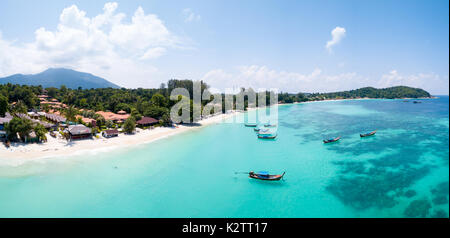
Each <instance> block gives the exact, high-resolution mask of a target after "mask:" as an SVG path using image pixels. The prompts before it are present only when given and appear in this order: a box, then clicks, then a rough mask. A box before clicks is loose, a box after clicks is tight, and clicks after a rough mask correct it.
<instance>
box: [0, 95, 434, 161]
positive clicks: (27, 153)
mask: <svg viewBox="0 0 450 238" xmlns="http://www.w3.org/2000/svg"><path fill="white" fill-rule="evenodd" d="M436 98H437V97H431V98H397V99H387V98H348V99H326V100H317V101H307V102H294V103H277V104H276V105H277V106H282V105H294V104H302V103H317V102H332V101H343V100H373V99H381V100H383V99H384V100H411V99H436ZM257 109H260V108H248V109H247V111H242V112H244V113H245V112H248V111H253V110H257ZM239 113H241V111H233V112H231V113H229V114H219V115H215V116H211V117H209V118H206V119H202V120H201V121H199V124H200V125H198V126H188V125H178V126H177V127H157V128H155V129H151V130H148V129H147V130H142V129H139V128H137V129H136V131H137V132H136V133H135V134H133V135H126V134H122V133H121V134H119V136H118V137H114V138H103V137H102V136H101V135H99V137H100V138H92V139H85V140H78V141H67V140H65V139H61V138H53V137H51V136H50V135H49V134H47V139H48V141H47V142H45V143H37V144H26V143H12V144H11V147H10V148H6V147H5V146H3V145H0V166H20V165H23V164H25V163H27V162H45V161H46V159H50V158H57V157H68V156H75V155H79V154H86V153H92V152H93V151H94V152H101V151H111V150H115V149H121V148H125V147H132V146H139V145H143V144H147V143H151V142H153V141H156V140H160V139H163V138H166V137H169V136H173V135H177V134H180V133H183V132H186V131H192V130H195V129H200V128H204V127H205V126H208V125H212V124H219V123H223V122H225V120H226V119H229V118H231V117H233V116H235V115H238V114H239Z"/></svg>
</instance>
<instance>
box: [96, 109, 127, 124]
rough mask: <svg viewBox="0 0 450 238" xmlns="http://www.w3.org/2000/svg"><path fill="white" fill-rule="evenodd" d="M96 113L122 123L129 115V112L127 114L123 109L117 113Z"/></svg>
mask: <svg viewBox="0 0 450 238" xmlns="http://www.w3.org/2000/svg"><path fill="white" fill-rule="evenodd" d="M119 113H120V114H119ZM96 114H98V115H100V116H102V117H103V118H105V120H110V121H112V122H114V123H123V122H125V120H127V119H128V118H129V117H130V114H127V113H126V112H125V111H119V112H118V113H114V112H103V111H98V112H96Z"/></svg>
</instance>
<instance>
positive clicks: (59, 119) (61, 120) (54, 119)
mask: <svg viewBox="0 0 450 238" xmlns="http://www.w3.org/2000/svg"><path fill="white" fill-rule="evenodd" d="M45 118H47V120H49V121H52V122H54V123H65V122H66V118H65V117H63V116H60V115H57V114H52V113H46V114H45Z"/></svg>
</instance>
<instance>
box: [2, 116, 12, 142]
mask: <svg viewBox="0 0 450 238" xmlns="http://www.w3.org/2000/svg"><path fill="white" fill-rule="evenodd" d="M12 119H13V117H12V116H11V114H9V113H8V112H7V113H6V114H5V116H4V117H0V141H2V140H6V137H7V134H6V131H5V124H6V123H8V122H10V121H11V120H12Z"/></svg>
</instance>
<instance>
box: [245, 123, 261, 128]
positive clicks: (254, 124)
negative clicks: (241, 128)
mask: <svg viewBox="0 0 450 238" xmlns="http://www.w3.org/2000/svg"><path fill="white" fill-rule="evenodd" d="M245 126H246V127H256V126H258V124H256V123H246V124H245Z"/></svg>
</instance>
